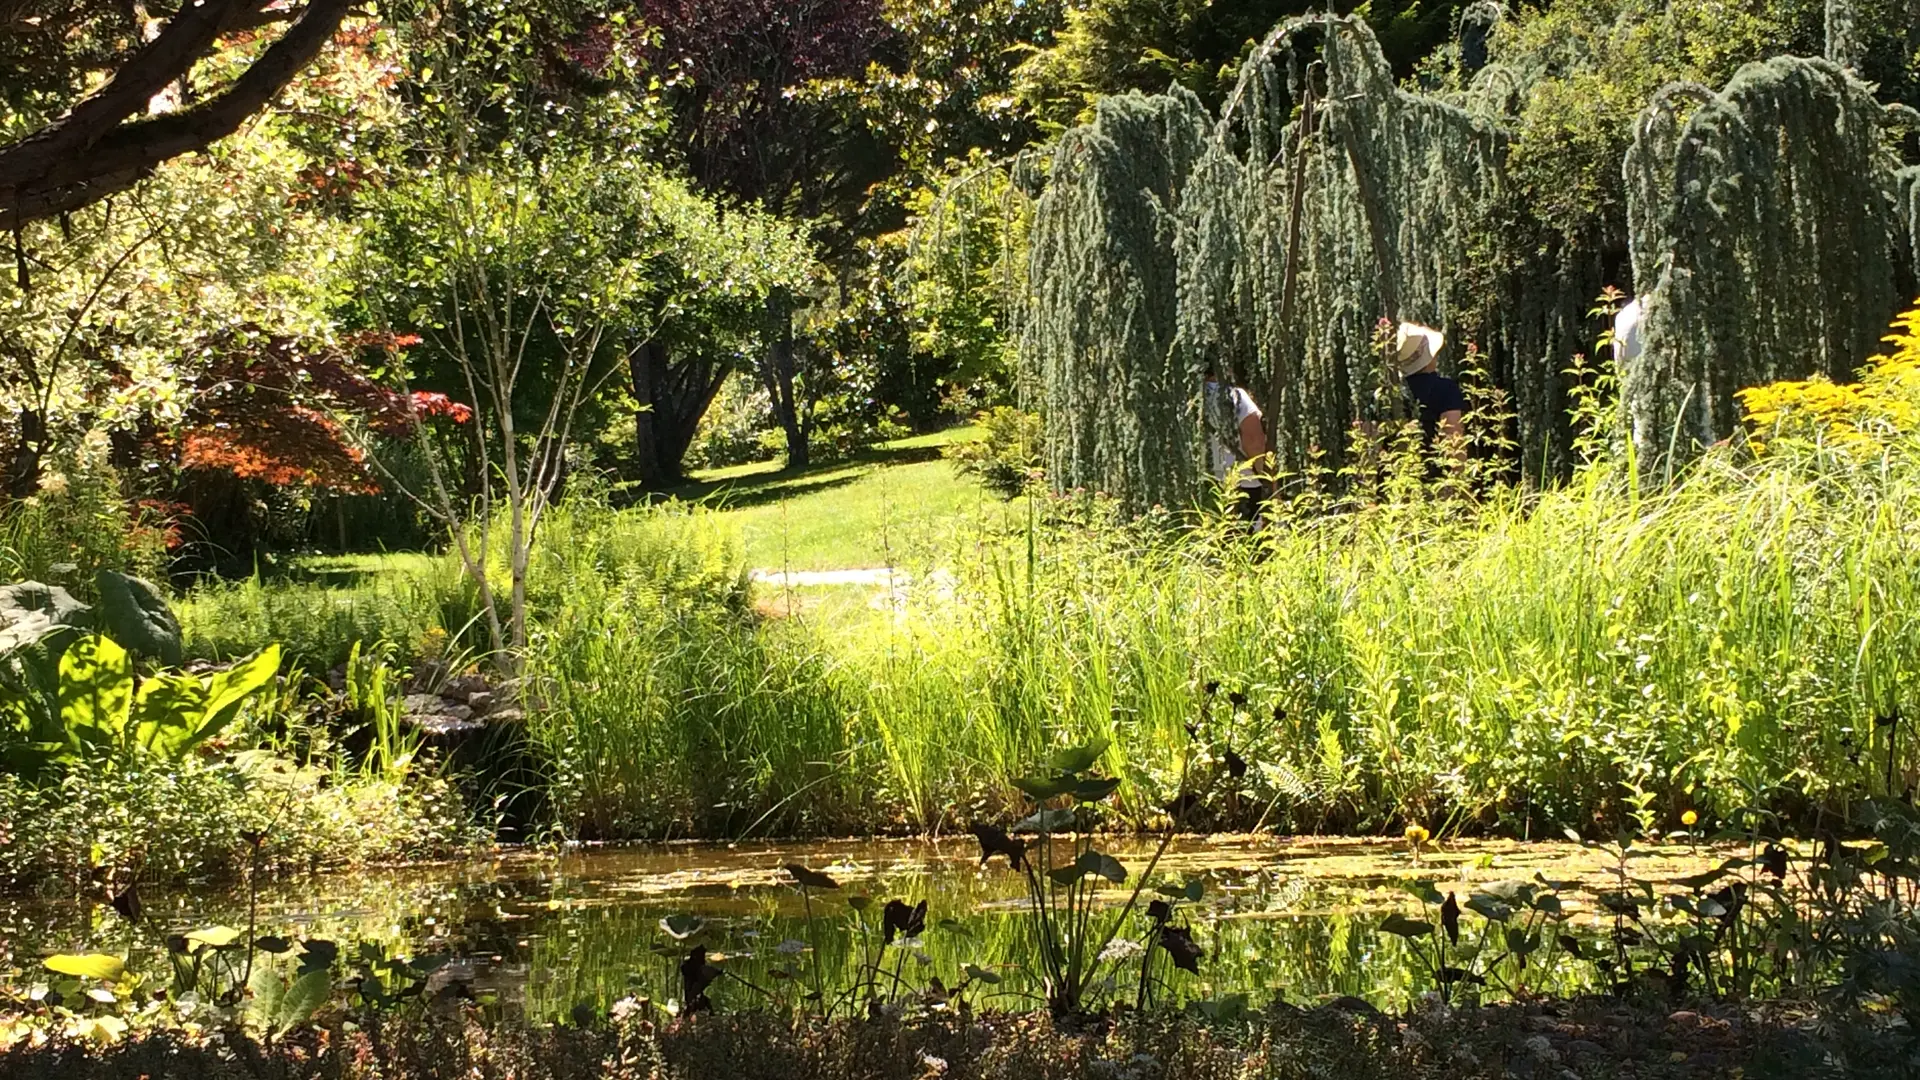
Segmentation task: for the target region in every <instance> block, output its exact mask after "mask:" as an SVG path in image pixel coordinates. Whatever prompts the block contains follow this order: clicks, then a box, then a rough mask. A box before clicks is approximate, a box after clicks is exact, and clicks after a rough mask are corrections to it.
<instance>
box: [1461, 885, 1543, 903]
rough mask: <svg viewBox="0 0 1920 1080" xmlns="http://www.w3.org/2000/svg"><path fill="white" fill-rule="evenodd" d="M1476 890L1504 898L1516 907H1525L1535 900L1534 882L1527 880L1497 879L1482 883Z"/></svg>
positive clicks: (1500, 898)
mask: <svg viewBox="0 0 1920 1080" xmlns="http://www.w3.org/2000/svg"><path fill="white" fill-rule="evenodd" d="M1474 891H1475V892H1481V893H1486V894H1487V895H1488V896H1492V897H1495V898H1497V899H1499V900H1503V901H1505V902H1506V903H1508V904H1511V905H1513V906H1514V907H1525V906H1527V905H1528V904H1531V903H1532V902H1533V893H1534V889H1533V883H1532V882H1527V881H1495V882H1492V883H1490V884H1487V885H1482V886H1480V887H1479V888H1478V889H1475V890H1474Z"/></svg>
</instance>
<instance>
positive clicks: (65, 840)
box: [0, 751, 469, 888]
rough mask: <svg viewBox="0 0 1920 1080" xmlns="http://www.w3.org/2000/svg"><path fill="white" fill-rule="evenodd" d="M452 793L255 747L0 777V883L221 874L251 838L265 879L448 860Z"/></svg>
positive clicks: (455, 804)
mask: <svg viewBox="0 0 1920 1080" xmlns="http://www.w3.org/2000/svg"><path fill="white" fill-rule="evenodd" d="M466 821H467V818H466V815H465V812H464V810H463V809H462V807H461V806H460V803H459V797H458V796H457V795H456V794H454V792H453V791H452V789H451V788H450V787H449V786H448V785H447V784H445V783H444V782H442V781H440V780H437V779H429V778H425V777H411V778H406V779H402V778H398V777H393V778H384V777H370V776H361V775H358V774H354V775H336V774H335V773H334V772H333V771H332V770H327V769H318V768H313V767H301V766H298V765H296V764H295V763H294V762H292V761H289V760H287V759H284V758H280V757H277V756H274V755H272V754H268V753H265V752H261V751H247V752H241V753H237V754H233V755H230V756H229V757H228V758H226V759H222V760H204V759H200V758H189V759H187V760H185V761H181V762H174V763H165V762H161V761H159V760H157V759H156V760H139V759H115V758H102V757H91V758H85V759H82V760H81V761H78V762H75V763H74V764H73V765H71V766H70V767H69V768H68V769H67V770H66V772H65V775H64V776H63V777H61V778H60V779H59V780H58V781H56V782H53V783H50V784H48V785H46V786H41V787H35V786H32V785H29V784H27V783H25V782H24V781H22V780H20V779H19V778H17V777H15V776H11V775H0V823H4V824H3V825H0V885H3V886H7V887H22V886H29V885H41V886H48V885H60V886H66V887H71V888H80V887H82V886H84V885H85V884H86V882H87V880H88V877H89V875H90V874H91V873H92V871H93V870H94V869H95V868H96V867H99V868H104V869H109V870H111V869H120V870H123V871H133V872H137V874H138V876H139V877H140V879H141V880H145V881H189V880H204V879H207V878H231V877H235V876H238V875H239V874H240V873H241V872H243V871H244V869H245V867H246V865H247V862H248V860H249V858H250V848H249V845H248V844H247V843H246V841H245V840H244V839H243V838H242V834H243V833H245V832H247V831H249V830H258V831H260V832H263V833H265V834H266V840H265V841H264V843H263V845H262V848H261V858H262V868H263V869H267V870H318V869H323V868H327V867H333V866H343V865H350V864H353V863H359V862H367V861H372V860H378V859H403V858H416V857H421V856H426V855H432V854H440V853H444V852H446V851H448V850H451V849H453V848H455V847H457V846H459V845H460V844H462V843H464V842H466V841H467V840H468V839H469V836H468V833H467V828H468V826H467V824H466Z"/></svg>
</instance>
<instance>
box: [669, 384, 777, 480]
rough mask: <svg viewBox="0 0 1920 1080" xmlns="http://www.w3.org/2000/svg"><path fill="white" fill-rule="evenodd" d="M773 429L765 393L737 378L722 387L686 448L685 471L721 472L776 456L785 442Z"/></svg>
mask: <svg viewBox="0 0 1920 1080" xmlns="http://www.w3.org/2000/svg"><path fill="white" fill-rule="evenodd" d="M778 436H779V432H778V430H777V429H775V428H774V427H773V412H772V406H771V405H769V404H768V401H767V392H766V391H765V390H762V389H760V387H759V386H758V384H756V383H755V382H754V380H753V379H751V378H749V377H747V376H745V375H736V376H734V377H733V378H730V379H728V380H727V382H726V385H724V386H723V387H721V389H720V396H719V397H717V398H715V399H714V402H713V405H712V406H710V407H709V408H708V409H707V411H706V413H705V415H703V416H701V418H700V427H699V429H698V430H697V431H696V432H695V433H694V436H693V445H692V446H690V447H688V448H687V460H686V467H687V468H688V469H724V468H727V467H729V466H733V465H745V464H748V463H749V462H755V461H772V460H773V459H774V458H775V457H777V456H779V453H780V449H781V448H782V446H783V445H784V440H783V439H781V438H779V437H778Z"/></svg>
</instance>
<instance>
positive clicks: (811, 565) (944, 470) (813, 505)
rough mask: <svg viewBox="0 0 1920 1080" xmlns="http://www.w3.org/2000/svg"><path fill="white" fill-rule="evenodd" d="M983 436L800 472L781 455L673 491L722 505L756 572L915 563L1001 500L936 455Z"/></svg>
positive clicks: (969, 433) (945, 435) (882, 451)
mask: <svg viewBox="0 0 1920 1080" xmlns="http://www.w3.org/2000/svg"><path fill="white" fill-rule="evenodd" d="M981 435H982V433H981V431H980V429H978V428H973V427H966V428H954V429H950V430H947V431H942V432H938V433H936V434H933V435H922V436H918V437H915V438H911V439H901V440H898V441H896V442H889V443H882V444H880V445H879V446H877V447H875V448H873V449H872V450H871V451H869V452H867V453H864V454H862V455H861V456H860V457H858V458H856V459H855V460H852V461H846V462H836V463H834V464H831V465H822V466H817V467H815V468H811V469H807V470H804V471H801V472H798V473H788V472H784V471H782V470H780V468H779V465H778V463H777V462H764V463H760V464H756V465H744V466H738V467H736V468H732V469H718V470H714V471H712V472H708V473H702V474H698V475H696V477H695V482H694V483H693V484H690V485H688V486H687V487H686V488H683V489H681V490H680V491H679V492H676V494H677V495H680V496H681V497H683V498H688V499H698V500H701V501H703V502H705V503H706V504H707V505H709V506H712V507H715V508H718V509H720V510H722V518H723V520H724V521H725V522H726V523H727V524H728V525H731V526H733V527H737V528H738V529H739V530H740V532H741V536H742V539H743V541H744V542H745V545H746V554H747V564H748V565H749V566H752V567H755V568H757V569H767V570H832V569H842V568H852V567H881V566H912V565H916V564H919V563H922V562H925V561H928V560H929V559H930V558H932V559H936V560H937V559H938V556H939V555H940V554H942V552H941V551H940V546H941V545H942V543H943V541H946V540H948V539H950V538H951V537H952V536H953V535H954V534H955V533H956V532H957V530H955V529H953V528H952V527H951V526H953V525H954V524H955V523H957V522H959V521H963V520H971V519H974V518H976V517H978V516H980V515H990V514H993V513H995V512H996V511H997V510H998V509H999V508H1000V507H1001V506H1002V505H1003V504H1002V503H1001V502H1000V500H998V499H996V498H995V497H993V496H992V495H990V494H988V493H987V492H985V491H984V490H982V489H981V488H980V486H979V485H978V484H975V483H973V482H972V481H970V480H967V479H966V478H964V477H961V476H960V475H959V474H957V473H956V472H955V471H954V469H953V466H951V465H949V464H948V463H947V462H945V461H942V460H940V458H939V456H938V455H939V451H940V447H942V446H945V445H947V444H949V443H953V442H959V441H964V440H968V439H977V438H980V437H981Z"/></svg>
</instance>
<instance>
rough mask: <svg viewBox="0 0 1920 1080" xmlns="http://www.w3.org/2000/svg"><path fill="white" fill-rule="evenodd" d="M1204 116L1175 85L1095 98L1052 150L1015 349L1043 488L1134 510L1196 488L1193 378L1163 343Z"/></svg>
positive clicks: (1177, 499) (1181, 501)
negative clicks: (1180, 222) (1030, 398)
mask: <svg viewBox="0 0 1920 1080" xmlns="http://www.w3.org/2000/svg"><path fill="white" fill-rule="evenodd" d="M1206 120H1207V118H1206V113H1205V110H1204V109H1203V107H1202V106H1201V104H1200V101H1199V99H1198V98H1195V97H1194V96H1193V95H1192V94H1190V93H1187V92H1186V91H1184V90H1179V89H1176V90H1175V91H1174V92H1173V93H1171V94H1169V95H1167V96H1164V97H1147V96H1144V95H1141V94H1130V95H1128V96H1126V97H1115V98H1106V99H1103V100H1102V101H1101V102H1100V104H1099V106H1098V107H1097V109H1096V112H1095V119H1094V121H1093V122H1092V123H1091V124H1089V125H1087V126H1085V127H1080V128H1076V129H1074V130H1073V131H1072V132H1070V133H1068V134H1067V135H1066V136H1065V137H1064V138H1062V140H1061V141H1060V144H1059V149H1058V150H1056V151H1055V154H1054V160H1053V166H1052V170H1051V173H1050V174H1049V180H1048V184H1047V190H1046V193H1045V194H1043V195H1042V196H1041V197H1040V200H1039V204H1038V205H1037V206H1036V207H1035V210H1034V226H1033V240H1032V254H1031V261H1030V262H1029V265H1028V268H1027V278H1028V280H1029V281H1030V282H1032V309H1031V313H1030V315H1029V316H1028V321H1027V324H1026V326H1025V328H1024V335H1023V339H1022V342H1021V366H1022V369H1023V371H1024V372H1025V373H1026V374H1027V377H1029V378H1031V379H1032V380H1033V381H1034V385H1035V386H1036V387H1037V388H1038V389H1039V390H1040V392H1041V394H1042V395H1043V398H1042V401H1041V408H1040V410H1039V411H1040V413H1041V415H1042V416H1043V417H1045V418H1046V421H1047V475H1048V477H1049V478H1050V480H1051V481H1052V483H1053V486H1054V488H1055V490H1061V491H1064V490H1067V489H1070V488H1087V489H1089V490H1099V491H1104V492H1108V493H1110V494H1112V495H1113V496H1114V497H1116V498H1118V499H1120V500H1121V502H1122V503H1123V504H1125V505H1126V506H1128V507H1130V508H1133V509H1135V510H1144V509H1146V508H1147V507H1148V506H1151V505H1155V504H1160V505H1167V506H1185V505H1186V504H1187V503H1188V502H1189V501H1191V499H1192V495H1193V493H1194V492H1195V491H1197V490H1198V482H1199V477H1200V476H1202V475H1204V470H1203V463H1202V460H1201V451H1202V446H1201V442H1200V440H1199V438H1198V437H1197V434H1198V432H1199V430H1200V424H1199V409H1198V398H1199V383H1200V379H1199V377H1198V373H1197V372H1195V371H1193V370H1192V369H1191V367H1190V363H1191V360H1190V358H1189V357H1187V356H1186V355H1184V354H1183V353H1182V352H1181V351H1180V350H1178V349H1176V348H1175V347H1174V346H1175V335H1176V333H1177V331H1178V309H1177V304H1176V293H1175V288H1174V286H1175V280H1176V275H1177V264H1176V259H1175V253H1174V245H1173V237H1174V235H1175V231H1176V217H1175V215H1176V213H1177V211H1178V208H1179V206H1180V199H1181V194H1182V192H1183V190H1184V189H1185V187H1186V185H1187V182H1188V178H1189V176H1190V175H1192V173H1193V169H1194V166H1195V164H1196V163H1197V162H1198V161H1199V160H1200V158H1201V155H1202V154H1203V152H1204V150H1205V147H1206V144H1207V123H1206Z"/></svg>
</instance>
